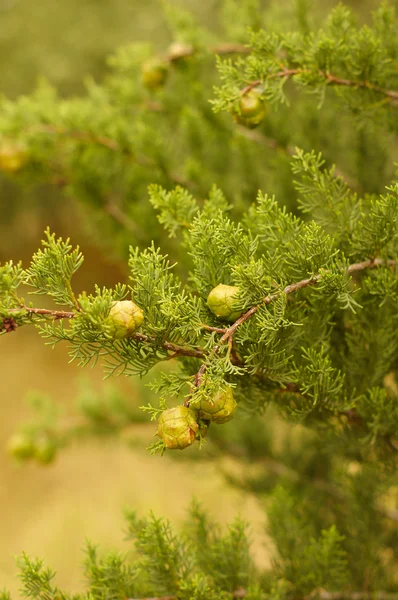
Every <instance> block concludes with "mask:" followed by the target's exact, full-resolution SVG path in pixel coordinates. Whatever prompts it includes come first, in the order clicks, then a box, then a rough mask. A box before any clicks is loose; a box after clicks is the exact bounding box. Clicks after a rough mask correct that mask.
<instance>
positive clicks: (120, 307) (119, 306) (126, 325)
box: [106, 300, 144, 339]
mask: <svg viewBox="0 0 398 600" xmlns="http://www.w3.org/2000/svg"><path fill="white" fill-rule="evenodd" d="M143 320H144V313H143V311H142V310H141V309H140V307H139V306H137V305H136V304H134V302H132V301H131V300H119V302H115V303H114V305H113V306H112V308H111V310H110V311H109V317H108V319H107V322H106V324H107V325H108V326H109V332H110V335H111V337H113V338H114V339H121V338H125V337H130V336H131V335H133V333H134V332H135V331H136V330H137V329H138V328H139V326H140V325H141V324H142V322H143Z"/></svg>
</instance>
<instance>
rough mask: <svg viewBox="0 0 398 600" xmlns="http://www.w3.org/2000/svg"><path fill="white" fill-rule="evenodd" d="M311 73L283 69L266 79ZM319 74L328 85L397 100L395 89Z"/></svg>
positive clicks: (255, 83)
mask: <svg viewBox="0 0 398 600" xmlns="http://www.w3.org/2000/svg"><path fill="white" fill-rule="evenodd" d="M307 73H312V71H311V70H310V69H283V70H282V71H278V72H277V73H271V74H270V75H268V77H267V79H275V78H277V77H281V78H283V77H286V79H289V78H290V77H294V76H295V75H302V74H307ZM318 73H319V75H321V76H322V77H323V78H324V79H325V81H326V82H327V83H328V84H330V85H343V86H348V87H356V88H362V89H368V90H372V91H374V92H378V93H379V94H383V95H384V96H387V97H388V98H391V99H392V100H398V92H397V91H395V90H387V89H385V88H382V87H379V86H377V85H374V84H373V83H370V82H369V81H354V80H352V79H343V78H341V77H336V76H335V75H332V74H330V73H325V72H323V71H318ZM261 83H262V81H261V80H256V81H254V82H253V83H252V84H251V86H252V87H256V86H257V85H260V84H261Z"/></svg>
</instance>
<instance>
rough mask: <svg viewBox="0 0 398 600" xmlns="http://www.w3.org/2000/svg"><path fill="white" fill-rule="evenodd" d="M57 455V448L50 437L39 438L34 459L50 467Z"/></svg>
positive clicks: (35, 445)
mask: <svg viewBox="0 0 398 600" xmlns="http://www.w3.org/2000/svg"><path fill="white" fill-rule="evenodd" d="M56 454H57V446H56V444H55V442H54V441H53V440H51V439H50V438H48V437H41V438H39V439H38V440H37V441H36V442H35V444H34V457H35V459H36V460H37V461H38V462H39V463H41V464H42V465H49V464H50V463H52V462H53V461H54V458H55V455H56Z"/></svg>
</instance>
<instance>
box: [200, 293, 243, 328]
mask: <svg viewBox="0 0 398 600" xmlns="http://www.w3.org/2000/svg"><path fill="white" fill-rule="evenodd" d="M238 292H239V288H238V287H236V286H235V285H224V284H223V283H220V284H219V285H217V287H215V288H213V289H212V290H211V292H210V294H209V295H208V297H207V306H208V307H209V308H210V310H211V312H212V313H213V314H214V315H216V317H218V318H219V319H222V320H223V321H229V322H230V323H233V322H234V321H236V319H238V318H239V317H240V315H241V313H240V312H237V311H236V310H234V309H233V305H234V302H236V296H237V294H238Z"/></svg>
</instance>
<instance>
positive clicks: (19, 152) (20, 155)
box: [0, 141, 28, 173]
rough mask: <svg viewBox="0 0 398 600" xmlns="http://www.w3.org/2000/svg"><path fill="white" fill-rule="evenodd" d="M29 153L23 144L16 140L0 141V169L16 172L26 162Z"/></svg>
mask: <svg viewBox="0 0 398 600" xmlns="http://www.w3.org/2000/svg"><path fill="white" fill-rule="evenodd" d="M27 160H28V154H27V152H26V149H25V148H24V146H22V145H21V144H18V143H16V142H4V141H3V142H2V143H0V171H5V172H6V173H16V172H17V171H19V170H20V169H22V167H23V166H24V165H25V164H26V162H27Z"/></svg>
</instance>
